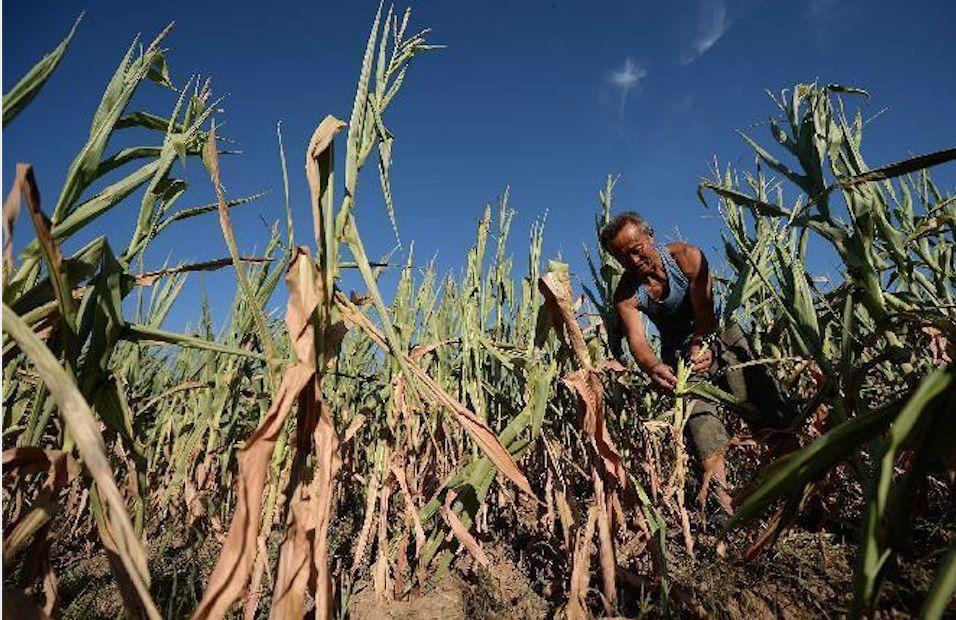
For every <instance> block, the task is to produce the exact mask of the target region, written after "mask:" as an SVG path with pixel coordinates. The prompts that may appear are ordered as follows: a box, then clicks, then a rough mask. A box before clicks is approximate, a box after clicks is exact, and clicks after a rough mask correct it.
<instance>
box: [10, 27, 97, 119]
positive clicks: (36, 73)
mask: <svg viewBox="0 0 956 620" xmlns="http://www.w3.org/2000/svg"><path fill="white" fill-rule="evenodd" d="M82 19H83V13H80V15H79V17H77V18H76V21H74V22H73V27H72V28H70V32H69V33H68V34H67V35H66V38H64V39H63V40H62V41H60V44H59V45H57V46H56V47H55V48H53V50H52V51H51V52H50V53H48V54H47V55H46V56H44V57H43V58H42V59H40V62H38V63H37V64H35V65H33V68H32V69H30V71H29V72H27V74H26V75H25V76H23V77H22V78H20V81H19V82H17V83H16V84H14V86H13V88H11V89H10V91H9V92H7V93H4V95H3V126H4V127H6V126H7V123H9V122H10V121H12V120H13V119H14V118H16V116H17V115H18V114H19V113H20V112H22V111H23V109H24V108H26V107H27V105H29V103H30V102H31V101H33V98H34V97H36V96H37V94H38V93H39V92H40V89H42V88H43V85H44V84H46V82H47V80H49V79H50V76H51V75H53V72H54V71H55V70H56V67H57V65H59V64H60V61H61V60H62V59H63V55H64V54H65V53H66V48H67V47H69V45H70V41H72V40H73V35H74V34H75V33H76V28H77V26H79V25H80V20H82Z"/></svg>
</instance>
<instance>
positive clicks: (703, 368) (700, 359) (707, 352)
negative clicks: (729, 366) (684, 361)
mask: <svg viewBox="0 0 956 620" xmlns="http://www.w3.org/2000/svg"><path fill="white" fill-rule="evenodd" d="M690 361H691V364H692V365H691V370H692V371H693V372H707V370H708V369H709V368H710V365H711V364H712V363H713V361H714V352H713V350H712V349H711V348H710V347H707V348H706V349H705V348H702V347H701V345H699V344H695V345H692V346H691V348H690Z"/></svg>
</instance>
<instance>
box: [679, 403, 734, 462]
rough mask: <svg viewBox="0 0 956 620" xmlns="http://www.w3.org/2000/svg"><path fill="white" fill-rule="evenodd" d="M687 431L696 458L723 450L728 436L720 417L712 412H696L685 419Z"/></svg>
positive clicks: (706, 456) (704, 457) (728, 438)
mask: <svg viewBox="0 0 956 620" xmlns="http://www.w3.org/2000/svg"><path fill="white" fill-rule="evenodd" d="M687 432H688V433H689V434H690V438H691V442H692V443H693V445H694V452H696V453H697V458H699V459H700V460H704V459H706V458H708V457H710V456H713V455H714V454H716V453H717V452H720V451H721V450H723V449H724V448H725V447H726V446H727V443H728V442H729V441H730V437H729V436H728V434H727V429H726V428H725V427H724V423H723V422H721V421H720V418H718V417H717V416H715V415H714V414H713V413H709V412H707V413H698V414H695V415H693V416H691V418H690V419H689V420H687Z"/></svg>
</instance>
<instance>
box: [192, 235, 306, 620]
mask: <svg viewBox="0 0 956 620" xmlns="http://www.w3.org/2000/svg"><path fill="white" fill-rule="evenodd" d="M316 280H317V273H316V271H315V267H314V264H313V263H312V259H311V257H310V256H309V254H308V252H307V251H306V250H304V249H303V248H298V250H297V252H296V254H295V256H294V257H293V261H292V263H291V264H290V265H289V269H288V271H287V273H286V284H287V285H288V286H289V302H288V308H287V310H286V324H287V325H288V328H289V335H290V338H291V339H292V345H293V349H294V350H295V351H296V354H297V355H298V358H299V361H298V363H297V364H295V365H294V366H292V367H291V368H289V369H287V370H286V371H285V375H284V376H283V377H282V383H281V384H280V385H279V389H278V391H277V393H276V396H275V397H274V398H273V402H272V406H271V407H270V409H269V411H268V413H267V414H266V417H265V419H263V421H262V423H261V424H260V425H259V427H258V428H257V429H256V430H255V432H253V434H252V436H251V437H250V438H249V440H248V441H247V442H246V446H245V447H244V448H243V449H242V450H241V451H240V454H239V457H238V461H239V476H238V489H237V493H236V496H237V498H238V499H237V504H236V511H235V514H234V515H233V518H232V524H231V525H230V527H229V533H228V534H227V535H226V540H225V542H224V543H223V547H222V552H221V553H220V556H219V560H218V561H217V562H216V567H215V568H214V569H213V572H212V575H210V577H209V581H208V583H207V585H206V591H205V592H204V594H203V598H202V600H201V601H200V603H199V606H198V607H197V608H196V610H195V612H194V613H193V616H192V617H193V618H194V619H197V620H198V619H201V618H223V617H225V614H226V611H227V610H228V609H229V607H230V606H231V605H232V604H233V603H234V602H235V601H236V600H238V599H239V597H240V596H241V594H242V591H243V590H244V589H245V587H246V582H247V581H248V579H249V575H250V573H251V571H252V567H253V564H254V562H255V558H256V553H257V545H256V540H257V538H258V535H259V524H260V520H261V513H262V501H263V499H264V498H263V490H264V488H265V483H266V479H267V477H268V473H269V459H270V457H271V456H272V450H273V448H274V447H275V443H276V440H277V439H278V436H279V432H280V431H281V429H282V426H283V424H284V423H285V419H286V417H287V416H288V414H289V411H291V409H292V405H293V404H294V403H295V401H296V399H297V398H298V397H299V394H300V393H301V392H302V390H303V389H305V387H306V386H307V385H309V384H310V382H312V381H313V380H314V376H315V355H314V351H315V339H314V328H313V324H312V322H311V320H310V319H311V316H312V313H313V312H314V310H315V307H316V305H317V304H318V299H319V298H318V292H317V284H316Z"/></svg>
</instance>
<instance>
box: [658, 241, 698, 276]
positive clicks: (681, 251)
mask: <svg viewBox="0 0 956 620" xmlns="http://www.w3.org/2000/svg"><path fill="white" fill-rule="evenodd" d="M667 250H668V251H669V252H670V253H671V256H673V257H674V261H675V262H676V263H677V266H678V267H680V269H681V271H683V272H684V274H685V275H688V276H691V277H693V276H695V275H696V274H697V273H698V272H699V271H700V268H701V266H702V265H705V264H706V262H707V259H706V258H705V257H704V252H703V251H702V250H701V249H700V248H699V247H697V246H696V245H694V244H692V243H685V242H683V241H672V242H671V243H668V244H667Z"/></svg>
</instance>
